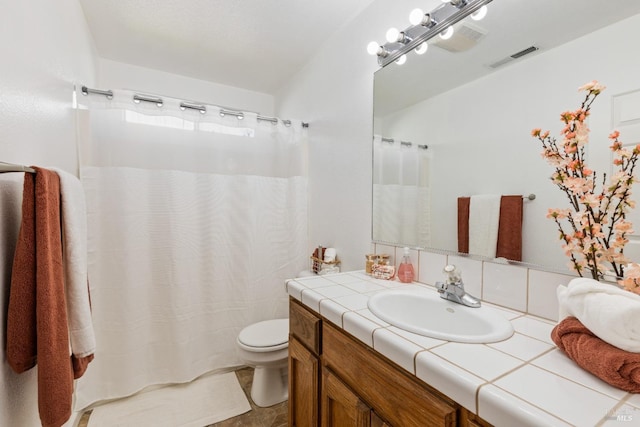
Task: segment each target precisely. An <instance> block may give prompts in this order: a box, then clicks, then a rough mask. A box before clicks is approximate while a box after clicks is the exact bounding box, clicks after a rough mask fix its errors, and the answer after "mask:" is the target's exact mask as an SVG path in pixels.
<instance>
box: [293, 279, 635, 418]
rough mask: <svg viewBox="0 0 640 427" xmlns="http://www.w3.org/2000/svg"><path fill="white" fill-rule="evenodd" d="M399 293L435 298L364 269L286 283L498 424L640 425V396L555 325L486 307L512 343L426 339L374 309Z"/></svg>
mask: <svg viewBox="0 0 640 427" xmlns="http://www.w3.org/2000/svg"><path fill="white" fill-rule="evenodd" d="M400 287H401V288H403V289H415V290H419V291H422V292H436V291H435V289H434V288H433V287H432V286H429V285H423V284H420V283H413V284H403V283H400V282H398V281H388V280H379V279H374V278H372V277H370V276H368V275H366V274H365V273H364V272H362V271H356V272H349V273H340V274H334V275H325V276H313V277H306V278H300V279H292V280H289V281H287V282H286V291H287V293H288V294H289V295H291V296H292V297H293V298H295V299H297V300H298V301H301V302H302V303H303V304H305V305H306V306H307V307H309V308H311V309H312V310H313V311H315V312H316V313H319V314H320V315H322V316H323V317H325V318H326V319H328V320H329V321H331V322H332V323H334V324H335V325H337V326H339V327H341V328H342V329H344V330H345V331H347V332H349V333H350V334H351V335H353V336H354V337H356V338H358V339H359V340H360V341H362V342H363V343H364V344H366V345H368V346H369V347H372V348H373V349H375V350H376V351H378V352H379V353H381V354H383V355H384V356H386V357H387V358H389V359H390V360H392V361H394V362H395V363H396V364H397V365H399V366H401V367H402V368H404V369H406V370H407V371H408V372H410V373H411V374H413V375H415V376H416V377H418V378H420V379H421V380H423V381H424V382H426V383H427V384H429V385H431V386H432V387H434V388H436V389H438V390H440V391H441V392H442V393H444V394H446V395H447V396H449V397H450V398H451V399H453V400H455V401H456V402H458V403H459V404H461V405H462V406H464V407H465V408H467V409H469V410H470V411H472V412H474V413H476V414H478V415H479V416H480V417H482V418H483V419H485V420H486V421H488V422H490V423H492V424H494V425H496V426H508V427H511V426H535V427H540V426H571V425H573V426H579V427H586V426H601V425H605V426H610V425H640V396H639V395H635V394H630V393H626V392H624V391H622V390H619V389H617V388H614V387H612V386H610V385H608V384H607V383H605V382H603V381H602V380H600V379H598V378H596V377H595V376H593V375H591V374H590V373H588V372H586V371H584V370H582V369H581V368H579V367H578V366H577V365H576V364H575V363H574V362H573V361H572V360H571V359H569V358H568V357H566V356H565V355H564V354H563V353H562V352H561V351H560V350H558V349H557V348H556V346H555V345H554V344H553V341H551V338H550V334H551V330H552V329H553V327H554V326H555V323H554V322H552V321H549V320H545V319H542V318H539V317H535V316H531V315H527V314H526V313H522V312H519V311H515V310H510V309H507V308H503V307H500V306H497V305H494V304H490V303H487V302H485V301H483V303H482V304H483V306H485V307H490V308H492V309H493V310H496V311H498V312H500V313H501V314H503V315H504V316H505V317H507V318H508V319H509V320H510V321H511V323H512V325H513V328H514V330H515V333H514V334H513V336H512V337H511V338H509V339H507V340H505V341H501V342H497V343H491V344H465V343H456V342H449V341H442V340H438V339H433V338H428V337H423V336H421V335H417V334H413V333H411V332H406V331H403V330H401V329H398V328H396V327H394V326H391V325H389V324H388V323H386V322H384V321H383V320H380V319H378V318H377V317H376V316H375V315H374V314H373V313H371V311H369V309H368V308H367V301H368V300H369V297H370V296H371V295H373V294H375V293H377V292H383V291H385V290H388V289H392V288H400ZM470 293H471V294H473V293H472V292H470ZM471 310H472V309H471ZM620 422H626V424H619V423H620Z"/></svg>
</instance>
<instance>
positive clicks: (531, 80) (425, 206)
mask: <svg viewBox="0 0 640 427" xmlns="http://www.w3.org/2000/svg"><path fill="white" fill-rule="evenodd" d="M432 3H433V7H436V6H437V4H438V3H437V2H432ZM425 10H430V9H425ZM408 12H409V11H407V13H408ZM638 13H640V2H637V1H636V0H619V1H616V2H615V3H610V2H606V1H604V0H564V1H562V2H558V1H556V0H536V1H527V2H525V1H509V0H494V1H493V2H491V3H489V5H488V15H487V16H486V18H485V19H484V20H482V21H477V22H476V21H469V22H468V18H467V19H466V20H464V21H463V22H461V23H458V24H456V33H454V37H453V39H451V40H450V42H448V43H444V42H442V41H439V40H436V39H437V38H434V39H431V40H430V42H429V44H430V46H429V49H428V51H427V52H426V53H425V54H424V55H420V56H418V55H416V54H414V53H413V52H410V53H408V54H407V61H406V63H405V64H404V65H397V64H395V63H392V64H390V65H388V66H386V67H385V68H383V69H380V70H378V71H377V72H376V73H375V76H374V129H373V135H374V136H373V145H374V154H373V163H374V168H373V181H374V182H373V215H372V216H373V227H372V228H373V230H372V234H373V235H372V237H373V240H374V241H375V242H379V243H388V244H395V245H399V246H411V247H420V248H428V249H434V250H442V251H447V252H456V251H457V198H458V197H461V196H471V195H477V194H502V195H507V194H512V195H513V194H516V195H523V196H525V197H526V196H528V195H529V194H535V195H536V199H535V200H533V201H529V200H528V199H524V204H523V231H522V235H523V247H522V261H523V262H525V263H528V264H534V265H536V266H539V267H542V269H548V270H558V271H564V272H567V271H568V269H567V262H568V258H567V257H566V256H565V255H564V253H563V251H562V248H561V245H560V243H559V242H558V230H557V228H556V225H555V224H554V223H553V221H551V220H549V219H547V218H546V214H547V210H548V209H549V208H553V207H558V208H566V207H568V204H567V201H566V195H565V194H564V193H563V192H561V191H560V190H559V189H558V188H557V187H555V186H554V185H553V184H552V183H551V181H550V180H549V177H550V175H551V173H552V169H551V167H550V166H549V165H547V163H546V162H545V161H544V160H543V159H542V158H541V156H540V152H541V150H542V147H541V146H540V145H539V141H537V140H536V139H534V138H533V137H531V135H530V132H531V130H532V129H533V128H542V129H549V130H550V131H551V133H552V135H559V134H560V130H561V128H562V124H561V122H560V121H559V115H560V113H561V112H563V111H566V110H574V109H576V108H577V107H578V106H579V103H580V102H581V101H582V99H583V94H582V93H578V91H577V88H578V87H579V86H581V85H582V84H584V83H586V82H588V81H591V80H598V81H600V82H601V83H602V84H604V85H605V86H607V89H606V90H605V91H604V92H603V93H602V94H601V95H600V97H599V98H598V99H597V100H596V103H595V104H594V105H593V107H592V114H591V116H590V118H589V126H590V128H591V134H590V143H589V146H588V147H589V153H588V156H589V166H590V167H591V168H592V169H594V170H596V171H598V172H607V173H610V172H611V164H610V154H609V149H608V146H609V140H608V139H607V135H608V134H609V133H610V132H611V130H612V129H614V128H616V129H618V130H619V131H620V132H621V135H622V138H623V139H624V138H625V136H626V139H625V142H626V143H634V144H635V143H638V142H640V112H639V111H638V110H640V95H638V94H639V93H640V80H638V79H637V76H638V75H640V74H639V73H640V60H638V59H637V58H636V57H635V55H634V53H633V52H634V50H635V47H634V44H635V40H638V39H639V38H640V15H638ZM407 25H408V22H407ZM530 47H534V49H529V50H532V52H531V53H529V54H524V55H522V56H520V57H518V58H513V57H511V55H514V54H516V53H519V52H522V51H526V50H527V48H530ZM514 56H517V55H514ZM634 76H635V77H634ZM391 140H393V141H391ZM638 185H640V184H636V192H638V191H640V190H638V189H637V186H638ZM639 209H640V208H637V209H635V210H634V212H633V216H634V218H635V217H637V218H636V219H635V220H634V218H631V220H632V221H634V224H636V230H639V231H640V215H638V212H637V211H638V210H639ZM631 240H632V242H631V243H632V244H630V245H628V246H627V248H629V249H625V252H626V253H627V254H630V253H631V254H632V255H631V256H632V259H634V260H640V251H638V250H637V249H636V248H637V247H640V245H639V244H638V241H639V240H640V239H635V236H632V239H631ZM632 246H633V247H632ZM635 252H637V253H638V256H635V255H634V253H635ZM471 255H473V254H471Z"/></svg>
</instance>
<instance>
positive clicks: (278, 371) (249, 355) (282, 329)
mask: <svg viewBox="0 0 640 427" xmlns="http://www.w3.org/2000/svg"><path fill="white" fill-rule="evenodd" d="M237 344H238V349H239V351H240V358H241V359H242V360H243V361H244V362H245V363H246V364H247V365H249V366H252V367H254V368H255V370H254V372H253V383H252V385H251V399H253V402H254V403H255V404H256V405H258V406H260V407H266V406H271V405H275V404H276V403H280V402H284V401H285V400H287V399H288V397H289V389H288V372H287V357H288V351H289V319H273V320H265V321H262V322H258V323H254V324H252V325H249V326H247V327H246V328H244V329H243V330H242V331H240V333H239V334H238V339H237Z"/></svg>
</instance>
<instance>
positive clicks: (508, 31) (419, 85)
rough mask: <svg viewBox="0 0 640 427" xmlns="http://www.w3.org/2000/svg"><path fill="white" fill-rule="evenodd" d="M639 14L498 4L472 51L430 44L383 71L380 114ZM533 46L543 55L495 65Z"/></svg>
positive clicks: (606, 7)
mask: <svg viewBox="0 0 640 427" xmlns="http://www.w3.org/2000/svg"><path fill="white" fill-rule="evenodd" d="M432 3H433V2H432ZM437 3H438V2H436V3H435V4H437ZM425 10H431V9H425ZM638 13H640V1H638V0H616V1H614V2H612V1H610V0H561V1H560V0H529V1H525V0H493V1H492V2H491V3H489V4H488V14H487V16H486V18H485V19H483V20H482V21H478V22H475V21H474V22H473V23H472V25H475V26H476V27H478V28H480V29H482V30H484V31H486V35H484V36H483V37H482V38H480V39H479V41H478V43H477V44H476V45H475V46H474V47H472V48H471V49H469V50H467V51H463V52H450V51H448V50H444V49H441V48H438V47H435V46H433V45H432V43H431V41H430V44H431V45H432V46H430V47H429V50H428V51H427V53H425V54H424V55H422V56H417V55H415V54H413V53H410V54H407V62H406V63H405V64H404V65H401V66H400V65H397V64H395V63H391V64H389V65H388V66H386V67H385V68H383V69H381V70H378V71H377V72H376V74H375V99H374V111H375V115H376V116H384V115H387V114H390V113H392V112H394V111H397V110H399V109H402V108H406V107H408V106H410V105H413V104H415V103H417V102H420V101H421V100H424V99H427V98H430V97H432V96H435V95H438V94H440V93H443V92H446V91H448V90H451V89H452V88H455V87H458V86H460V85H462V84H465V83H467V82H470V81H472V80H475V79H478V78H480V77H482V76H485V75H487V74H489V73H493V72H497V71H499V70H501V69H503V68H504V67H509V66H511V65H513V64H516V63H519V62H522V61H526V60H527V59H529V58H531V57H534V56H535V55H537V54H539V53H541V52H545V51H548V50H550V49H552V48H554V47H557V46H559V45H561V44H564V43H567V42H569V41H571V40H574V39H576V38H578V37H581V36H584V35H586V34H588V33H591V32H593V31H596V30H598V29H600V28H603V27H606V26H608V25H611V24H613V23H615V22H618V21H620V20H622V19H625V18H628V17H630V16H633V15H636V14H638ZM467 21H468V20H465V22H467ZM454 37H455V35H454ZM621 43H627V44H628V45H629V48H628V52H630V54H631V52H633V51H634V49H635V47H634V43H635V41H633V40H621ZM530 46H535V47H537V48H539V50H538V51H536V52H534V53H532V54H530V55H526V56H523V57H521V58H520V59H517V60H513V61H509V62H507V63H506V64H504V65H502V66H500V67H497V68H492V67H491V66H490V65H491V64H495V63H496V62H499V61H501V60H504V59H505V58H508V57H509V56H510V55H512V54H514V53H516V52H519V51H521V50H523V49H525V48H528V47H530ZM608 48H609V47H608V46H594V56H597V49H608ZM568 60H569V61H570V58H568ZM554 66H563V65H562V64H560V63H555V64H549V67H550V68H549V69H550V71H551V70H552V69H553V67H554ZM565 66H566V64H565Z"/></svg>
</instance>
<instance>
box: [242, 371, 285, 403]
mask: <svg viewBox="0 0 640 427" xmlns="http://www.w3.org/2000/svg"><path fill="white" fill-rule="evenodd" d="M288 398H289V384H288V376H287V368H286V367H285V368H264V367H257V368H255V370H254V371H253V383H252V385H251V399H252V400H253V403H255V404H256V405H257V406H260V407H261V408H264V407H267V406H272V405H275V404H277V403H280V402H284V401H285V400H287V399H288Z"/></svg>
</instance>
